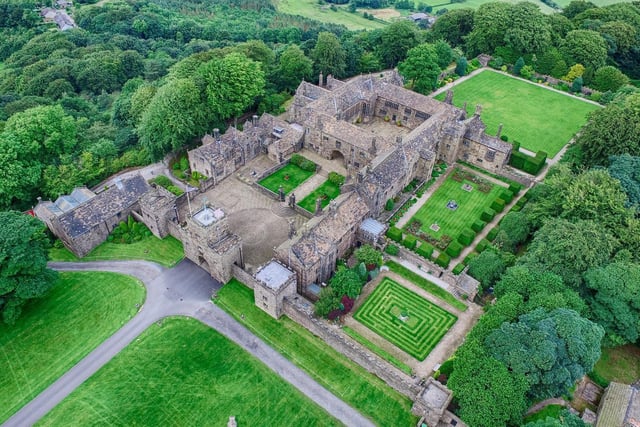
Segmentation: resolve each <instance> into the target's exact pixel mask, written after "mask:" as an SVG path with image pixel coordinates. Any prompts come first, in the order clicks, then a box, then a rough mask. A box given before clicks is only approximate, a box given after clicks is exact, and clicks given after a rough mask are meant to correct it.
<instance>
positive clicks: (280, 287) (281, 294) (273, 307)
mask: <svg viewBox="0 0 640 427" xmlns="http://www.w3.org/2000/svg"><path fill="white" fill-rule="evenodd" d="M255 279H256V284H255V286H254V288H253V292H254V295H255V303H256V305H257V306H258V307H260V308H261V309H262V310H264V311H266V312H267V313H268V314H269V315H270V316H272V317H274V318H276V319H278V318H280V316H281V315H282V310H283V304H284V299H285V298H286V297H293V296H295V295H296V293H297V287H296V274H295V273H294V272H293V271H291V270H289V269H288V268H287V267H285V266H284V265H282V264H280V263H279V262H278V261H276V260H271V261H269V262H268V263H267V264H265V265H264V266H263V267H262V268H260V269H259V270H258V272H257V273H256V275H255Z"/></svg>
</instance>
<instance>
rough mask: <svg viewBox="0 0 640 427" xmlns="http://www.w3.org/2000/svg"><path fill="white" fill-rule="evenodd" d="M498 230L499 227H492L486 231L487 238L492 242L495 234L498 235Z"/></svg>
mask: <svg viewBox="0 0 640 427" xmlns="http://www.w3.org/2000/svg"><path fill="white" fill-rule="evenodd" d="M498 232H500V227H493V228H492V229H491V230H489V232H488V233H487V240H489V241H491V242H493V241H494V240H495V238H496V236H497V235H498Z"/></svg>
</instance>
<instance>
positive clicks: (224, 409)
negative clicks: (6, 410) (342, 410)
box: [40, 318, 339, 426]
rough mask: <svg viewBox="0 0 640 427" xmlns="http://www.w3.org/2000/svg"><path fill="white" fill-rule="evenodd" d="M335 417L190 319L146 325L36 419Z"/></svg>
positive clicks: (211, 421)
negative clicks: (73, 389) (46, 412)
mask: <svg viewBox="0 0 640 427" xmlns="http://www.w3.org/2000/svg"><path fill="white" fill-rule="evenodd" d="M231 415H233V416H235V417H236V420H237V422H238V425H241V426H251V425H255V426H258V425H261V426H272V425H273V426H275V425H300V426H305V425H313V426H315V425H318V426H333V425H339V422H338V421H337V420H335V419H333V418H332V417H331V416H330V415H329V414H327V413H326V412H325V411H324V410H323V409H321V408H320V407H319V406H317V405H316V404H315V403H313V402H312V401H311V400H310V399H309V398H307V397H306V396H304V395H303V394H302V393H301V392H300V391H298V390H297V389H296V388H295V387H293V386H292V385H291V384H289V383H287V382H286V381H284V380H283V379H282V378H280V377H278V376H277V375H276V374H275V373H273V371H271V370H270V369H269V368H268V367H267V366H266V365H264V364H262V362H260V361H259V360H257V359H255V358H254V357H253V356H251V355H250V354H249V353H247V352H245V351H244V350H243V349H242V348H240V347H239V346H237V345H236V344H235V343H233V342H231V341H229V340H228V339H227V338H225V337H224V336H223V335H221V334H220V333H218V332H216V331H215V330H213V329H211V328H209V327H207V326H205V325H203V324H201V323H200V322H198V321H197V320H194V319H186V318H168V319H165V320H163V321H162V322H161V323H156V324H154V325H152V326H151V327H150V328H149V329H147V330H146V331H145V332H144V333H143V334H142V335H141V336H140V337H139V338H137V339H136V340H135V341H134V342H133V343H132V344H130V345H129V346H128V347H127V348H125V349H124V350H123V351H122V352H121V353H120V354H118V355H117V356H116V357H115V358H114V359H112V360H111V361H110V362H109V363H108V364H107V365H105V366H104V367H103V368H102V369H100V370H99V371H98V372H97V373H96V374H95V375H93V376H92V377H91V378H89V379H88V380H87V381H86V382H85V383H84V384H82V385H81V386H80V387H79V388H77V389H76V390H75V391H74V392H73V393H72V394H71V395H69V397H67V398H66V399H65V400H63V401H62V402H61V403H60V404H59V405H58V406H57V407H56V408H54V409H53V411H51V412H50V413H49V414H48V415H47V416H46V417H45V418H44V419H43V421H42V422H41V423H40V424H41V425H46V426H54V425H60V426H62V425H69V424H73V425H95V424H103V425H146V426H166V425H184V426H204V425H211V426H225V425H227V422H228V420H229V416H231Z"/></svg>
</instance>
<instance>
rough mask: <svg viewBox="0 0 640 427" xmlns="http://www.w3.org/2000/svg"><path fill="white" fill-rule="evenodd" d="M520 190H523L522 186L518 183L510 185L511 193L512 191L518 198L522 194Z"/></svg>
mask: <svg viewBox="0 0 640 427" xmlns="http://www.w3.org/2000/svg"><path fill="white" fill-rule="evenodd" d="M520 190H522V184H518V183H516V182H513V183H511V184H509V191H511V192H512V193H513V195H514V196H517V195H518V194H519V193H520Z"/></svg>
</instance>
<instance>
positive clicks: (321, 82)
mask: <svg viewBox="0 0 640 427" xmlns="http://www.w3.org/2000/svg"><path fill="white" fill-rule="evenodd" d="M323 85H324V76H323V75H322V71H320V74H319V75H318V86H320V87H322V86H323Z"/></svg>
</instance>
